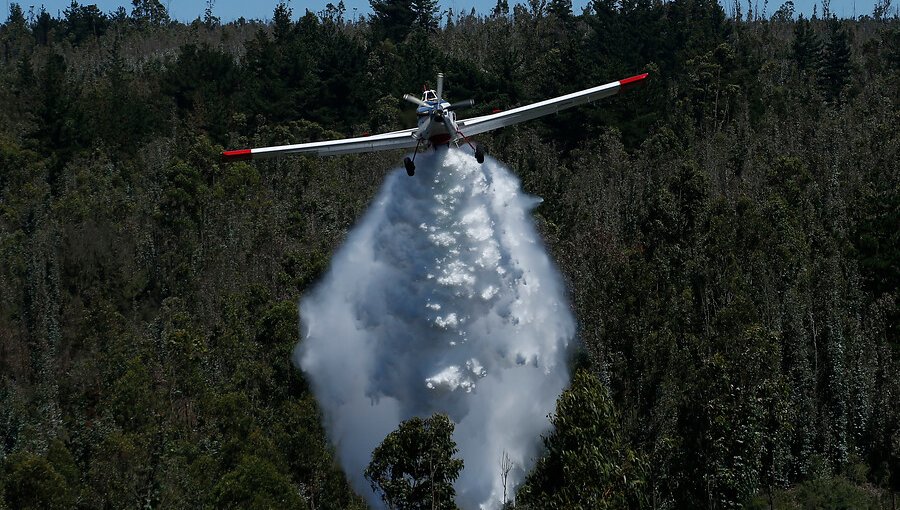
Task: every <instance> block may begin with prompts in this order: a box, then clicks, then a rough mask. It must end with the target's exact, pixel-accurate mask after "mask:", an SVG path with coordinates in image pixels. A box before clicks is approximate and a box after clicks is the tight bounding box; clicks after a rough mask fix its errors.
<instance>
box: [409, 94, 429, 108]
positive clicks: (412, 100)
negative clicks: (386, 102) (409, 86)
mask: <svg viewBox="0 0 900 510" xmlns="http://www.w3.org/2000/svg"><path fill="white" fill-rule="evenodd" d="M403 99H406V100H407V101H409V102H410V103H412V104H414V105H417V106H428V103H426V102H425V101H422V100H421V99H419V98H418V97H416V96H414V95H412V94H403Z"/></svg>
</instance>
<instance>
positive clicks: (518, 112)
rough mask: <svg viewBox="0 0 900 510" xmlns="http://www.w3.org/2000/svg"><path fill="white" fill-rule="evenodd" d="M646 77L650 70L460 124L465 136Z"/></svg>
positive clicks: (612, 91)
mask: <svg viewBox="0 0 900 510" xmlns="http://www.w3.org/2000/svg"><path fill="white" fill-rule="evenodd" d="M646 77H647V73H644V74H640V75H638V76H632V77H631V78H625V79H624V80H619V81H614V82H612V83H607V84H606V85H600V86H599V87H594V88H590V89H585V90H580V91H578V92H573V93H571V94H566V95H564V96H559V97H554V98H553V99H547V100H545V101H541V102H539V103H534V104H530V105H527V106H520V107H518V108H513V109H512V110H507V111H505V112H500V113H494V114H491V115H484V116H481V117H472V118H471V119H463V120H460V121H458V122H457V124H458V125H459V127H460V130H462V131H463V133H465V135H466V136H472V135H477V134H479V133H484V132H487V131H491V130H494V129H499V128H502V127H506V126H511V125H513V124H518V123H519V122H525V121H526V120H531V119H536V118H538V117H543V116H544V115H549V114H551V113H556V112H558V111H561V110H565V109H566V108H571V107H573V106H578V105H582V104H585V103H589V102H592V101H596V100H598V99H603V98H604V97H609V96H612V95H615V94H618V93H619V92H623V91H625V90H628V89H630V88H632V87H635V86H637V85H639V84H640V83H641V81H642V80H644V79H645V78H646Z"/></svg>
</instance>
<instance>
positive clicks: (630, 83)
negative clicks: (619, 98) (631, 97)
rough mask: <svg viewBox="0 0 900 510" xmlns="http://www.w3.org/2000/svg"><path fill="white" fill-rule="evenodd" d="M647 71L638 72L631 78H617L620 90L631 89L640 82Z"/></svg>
mask: <svg viewBox="0 0 900 510" xmlns="http://www.w3.org/2000/svg"><path fill="white" fill-rule="evenodd" d="M648 74H649V73H644V74H639V75H637V76H632V77H631V78H625V79H624V80H619V87H621V88H622V90H621V92H625V91H626V90H630V89H633V88H635V87H637V86H638V85H640V84H641V82H642V81H643V80H644V79H645V78H647V75H648Z"/></svg>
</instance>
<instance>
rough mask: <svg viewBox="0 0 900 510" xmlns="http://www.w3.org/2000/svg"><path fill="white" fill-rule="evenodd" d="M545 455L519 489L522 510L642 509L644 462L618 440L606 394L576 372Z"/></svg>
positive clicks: (588, 376)
mask: <svg viewBox="0 0 900 510" xmlns="http://www.w3.org/2000/svg"><path fill="white" fill-rule="evenodd" d="M550 421H551V423H552V424H553V431H552V432H551V433H550V435H549V436H547V437H545V438H544V446H545V447H546V450H547V451H546V453H545V454H544V456H543V457H541V458H540V459H539V460H538V462H537V464H536V465H535V467H534V469H533V470H532V472H531V473H529V475H528V478H527V479H526V480H525V483H524V484H523V485H522V487H521V488H520V489H519V492H518V494H517V497H516V502H517V504H520V505H525V506H526V507H527V508H548V509H556V508H559V509H562V508H573V509H582V508H583V509H588V508H598V509H600V508H643V507H645V506H647V502H648V499H647V486H646V485H647V484H646V476H647V471H648V466H647V459H646V458H645V457H643V456H642V455H641V454H640V453H638V452H636V451H635V450H634V449H633V448H632V447H631V446H630V445H629V444H628V442H627V439H626V438H625V437H624V436H623V434H622V426H621V423H620V418H619V416H618V413H617V412H616V410H615V406H614V404H613V402H612V399H611V397H610V394H609V391H607V389H606V388H605V387H604V386H603V384H602V383H601V382H600V380H599V379H597V377H596V376H595V375H593V374H591V373H589V372H587V371H584V370H581V371H579V372H577V373H576V374H575V377H574V378H573V380H572V387H571V388H569V389H568V390H566V391H564V392H563V394H562V395H561V396H560V397H559V400H558V401H557V404H556V413H555V414H553V415H552V416H551V417H550Z"/></svg>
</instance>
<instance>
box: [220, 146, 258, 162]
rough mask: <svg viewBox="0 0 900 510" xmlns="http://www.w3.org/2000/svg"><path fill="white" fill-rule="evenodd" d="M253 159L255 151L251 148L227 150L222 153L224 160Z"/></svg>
mask: <svg viewBox="0 0 900 510" xmlns="http://www.w3.org/2000/svg"><path fill="white" fill-rule="evenodd" d="M251 159H253V153H252V152H251V151H250V149H240V150H236V151H225V152H223V153H222V161H248V160H251Z"/></svg>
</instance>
